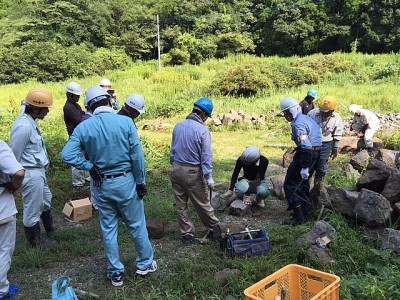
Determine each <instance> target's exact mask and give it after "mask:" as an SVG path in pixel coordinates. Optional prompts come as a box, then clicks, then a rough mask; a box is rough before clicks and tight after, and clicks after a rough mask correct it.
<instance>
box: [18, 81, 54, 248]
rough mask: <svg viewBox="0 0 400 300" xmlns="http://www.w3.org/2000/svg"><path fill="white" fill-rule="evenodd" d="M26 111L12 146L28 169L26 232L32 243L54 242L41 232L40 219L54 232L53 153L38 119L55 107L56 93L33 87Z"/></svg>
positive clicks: (24, 198)
mask: <svg viewBox="0 0 400 300" xmlns="http://www.w3.org/2000/svg"><path fill="white" fill-rule="evenodd" d="M24 105H25V109H24V113H22V114H21V115H19V116H18V118H17V119H16V120H15V122H14V123H13V125H12V128H11V136H10V148H11V149H12V151H13V152H14V155H15V158H16V159H17V160H18V161H19V163H20V164H21V165H22V166H23V167H24V169H25V179H24V181H23V183H22V187H21V195H22V202H23V223H24V229H25V236H26V238H27V240H28V242H29V244H30V246H32V247H37V246H44V247H47V246H52V245H55V244H57V242H56V241H53V240H44V239H42V238H41V235H40V219H41V220H42V222H43V226H44V229H45V230H46V233H47V235H48V236H50V235H51V234H52V233H53V232H54V230H55V229H54V224H53V217H52V215H51V210H50V209H51V198H52V195H51V192H50V189H49V186H48V185H47V178H46V172H47V168H48V166H49V157H48V155H47V151H46V146H45V143H44V140H43V137H42V135H41V133H40V130H39V127H38V125H37V123H36V120H37V119H39V120H43V119H44V118H45V116H46V115H47V114H48V112H49V108H51V107H54V105H53V96H52V95H51V93H50V92H49V91H47V90H45V89H40V88H38V89H32V90H30V91H29V93H28V95H27V96H26V98H25V100H24Z"/></svg>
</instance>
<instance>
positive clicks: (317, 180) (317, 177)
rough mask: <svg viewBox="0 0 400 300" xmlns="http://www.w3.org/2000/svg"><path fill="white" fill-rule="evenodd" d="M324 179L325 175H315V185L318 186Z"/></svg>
mask: <svg viewBox="0 0 400 300" xmlns="http://www.w3.org/2000/svg"><path fill="white" fill-rule="evenodd" d="M323 180H324V177H322V176H317V175H315V177H314V186H317V184H319V183H320V182H322V181H323Z"/></svg>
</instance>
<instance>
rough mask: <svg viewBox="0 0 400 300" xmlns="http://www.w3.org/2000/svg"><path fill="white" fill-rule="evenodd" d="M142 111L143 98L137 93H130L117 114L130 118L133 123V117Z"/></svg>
mask: <svg viewBox="0 0 400 300" xmlns="http://www.w3.org/2000/svg"><path fill="white" fill-rule="evenodd" d="M144 112H145V110H144V98H143V97H142V96H140V95H138V94H132V95H129V96H128V97H127V98H126V99H125V105H124V106H123V107H122V108H121V110H120V111H119V112H118V114H119V115H121V116H127V117H129V118H131V119H132V121H133V123H134V124H135V119H136V118H137V117H139V116H140V115H141V114H143V113H144ZM135 126H136V124H135Z"/></svg>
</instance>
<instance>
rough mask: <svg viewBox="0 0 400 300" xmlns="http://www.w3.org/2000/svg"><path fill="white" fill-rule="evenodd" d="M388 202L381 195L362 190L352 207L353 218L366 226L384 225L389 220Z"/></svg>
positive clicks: (389, 209)
mask: <svg viewBox="0 0 400 300" xmlns="http://www.w3.org/2000/svg"><path fill="white" fill-rule="evenodd" d="M391 212H392V208H391V206H390V202H389V201H388V200H387V199H386V198H385V197H383V196H382V195H380V194H378V193H375V192H373V191H370V190H367V189H362V190H361V191H360V193H359V194H358V199H357V202H356V205H355V207H354V210H353V213H354V216H355V217H356V218H357V219H359V220H361V221H363V222H364V223H365V224H367V225H368V226H381V225H384V224H385V223H386V222H387V221H388V219H389V218H390V215H391Z"/></svg>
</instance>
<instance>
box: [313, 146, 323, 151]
mask: <svg viewBox="0 0 400 300" xmlns="http://www.w3.org/2000/svg"><path fill="white" fill-rule="evenodd" d="M312 149H313V150H314V151H319V150H321V146H315V147H312Z"/></svg>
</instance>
